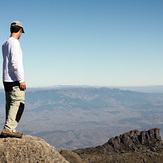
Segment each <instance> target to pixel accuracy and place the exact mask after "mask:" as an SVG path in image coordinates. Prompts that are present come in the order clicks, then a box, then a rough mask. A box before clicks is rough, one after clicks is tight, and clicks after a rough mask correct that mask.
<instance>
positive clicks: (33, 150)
mask: <svg viewBox="0 0 163 163" xmlns="http://www.w3.org/2000/svg"><path fill="white" fill-rule="evenodd" d="M0 149H1V150H0V162H1V163H29V162H31V163H41V162H42V163H68V161H67V160H66V159H65V158H64V157H63V156H61V155H60V154H59V152H58V151H56V149H55V148H54V147H52V146H50V145H49V144H47V143H46V142H45V141H44V140H43V139H41V138H38V137H34V136H30V135H25V136H23V138H22V139H18V138H0Z"/></svg>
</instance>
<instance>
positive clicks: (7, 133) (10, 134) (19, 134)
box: [1, 129, 23, 138]
mask: <svg viewBox="0 0 163 163" xmlns="http://www.w3.org/2000/svg"><path fill="white" fill-rule="evenodd" d="M1 135H2V136H5V137H15V138H22V135H23V133H22V132H16V133H15V132H10V131H7V130H5V129H3V130H2V132H1Z"/></svg>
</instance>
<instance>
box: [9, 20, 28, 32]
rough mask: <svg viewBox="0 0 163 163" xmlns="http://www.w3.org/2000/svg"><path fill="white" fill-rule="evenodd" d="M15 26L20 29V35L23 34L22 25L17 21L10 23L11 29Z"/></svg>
mask: <svg viewBox="0 0 163 163" xmlns="http://www.w3.org/2000/svg"><path fill="white" fill-rule="evenodd" d="M15 26H19V27H22V33H25V32H24V29H23V24H22V23H21V22H19V21H14V22H12V23H11V27H15Z"/></svg>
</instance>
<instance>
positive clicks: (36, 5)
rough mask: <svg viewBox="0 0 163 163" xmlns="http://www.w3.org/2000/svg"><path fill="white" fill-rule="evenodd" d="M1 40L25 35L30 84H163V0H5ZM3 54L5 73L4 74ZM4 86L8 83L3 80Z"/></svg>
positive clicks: (24, 49) (0, 57) (21, 40)
mask: <svg viewBox="0 0 163 163" xmlns="http://www.w3.org/2000/svg"><path fill="white" fill-rule="evenodd" d="M0 5H1V10H0V20H1V22H0V44H1V45H2V44H3V42H4V41H5V40H6V39H7V38H8V37H9V36H10V24H11V23H12V22H13V21H15V20H18V21H20V22H22V24H23V26H24V30H25V34H22V36H21V38H20V40H19V41H20V44H21V48H22V51H23V64H24V70H25V81H26V84H27V87H47V86H54V85H90V86H153V85H163V1H162V0H28V1H27V0H21V1H20V0H14V1H12V0H5V1H4V0H3V1H1V3H0ZM2 63H3V58H2V52H1V51H0V64H1V66H0V74H1V76H2ZM0 87H3V85H2V82H0Z"/></svg>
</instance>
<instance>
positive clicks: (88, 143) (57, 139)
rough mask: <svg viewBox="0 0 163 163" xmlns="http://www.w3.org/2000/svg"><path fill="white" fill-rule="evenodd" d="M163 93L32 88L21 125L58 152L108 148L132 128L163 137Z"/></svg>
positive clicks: (0, 103) (0, 96)
mask: <svg viewBox="0 0 163 163" xmlns="http://www.w3.org/2000/svg"><path fill="white" fill-rule="evenodd" d="M4 102H5V97H4V92H3V91H0V124H1V126H3V124H4V107H5V106H4V105H5V103H4ZM162 117H163V93H143V92H136V91H130V90H122V89H118V88H107V87H100V88H97V87H66V88H60V87H59V88H49V89H29V90H27V91H26V108H25V111H24V114H23V116H22V119H21V121H20V123H19V125H18V130H21V131H23V133H24V134H30V135H33V136H38V137H41V138H43V139H45V141H47V142H48V143H49V144H51V145H52V146H55V147H56V149H57V150H60V149H63V148H66V149H69V150H75V149H79V148H86V147H92V146H96V145H99V144H103V143H105V142H106V141H107V140H108V139H109V138H111V137H113V136H115V135H119V134H120V133H123V132H127V131H129V130H133V129H139V130H148V129H150V128H154V127H159V128H160V129H161V136H162V135H163V133H162V131H163V118H162Z"/></svg>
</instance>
